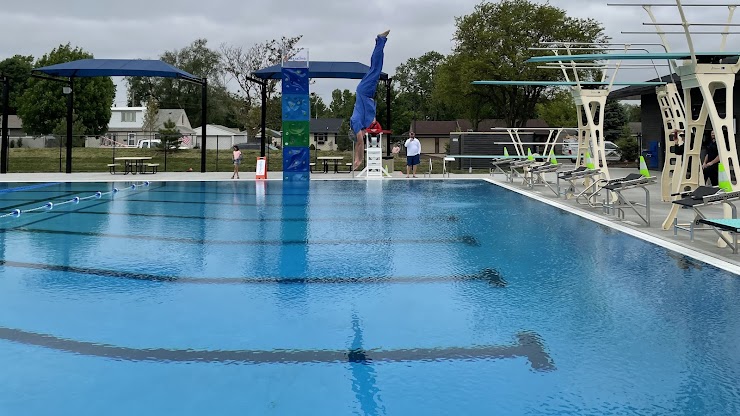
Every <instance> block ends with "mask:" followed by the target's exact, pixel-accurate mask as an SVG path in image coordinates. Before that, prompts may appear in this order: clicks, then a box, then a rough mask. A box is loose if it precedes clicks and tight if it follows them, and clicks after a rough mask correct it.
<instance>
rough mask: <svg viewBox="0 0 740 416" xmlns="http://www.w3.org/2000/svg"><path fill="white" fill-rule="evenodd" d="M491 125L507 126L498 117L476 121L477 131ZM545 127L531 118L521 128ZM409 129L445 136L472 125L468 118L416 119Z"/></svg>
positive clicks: (418, 133) (488, 130)
mask: <svg viewBox="0 0 740 416" xmlns="http://www.w3.org/2000/svg"><path fill="white" fill-rule="evenodd" d="M493 127H507V125H506V121H504V120H499V119H488V120H482V121H481V122H480V123H478V129H477V130H476V131H479V132H490V131H491V128H493ZM527 127H529V128H546V127H549V126H548V125H547V123H546V122H545V121H544V120H540V119H532V120H527V122H526V123H525V126H524V127H523V128H527ZM411 129H412V130H413V131H414V132H415V133H416V134H417V136H424V135H442V136H446V135H448V134H449V133H451V132H465V131H470V130H472V129H473V125H472V123H471V122H470V120H464V119H458V120H440V121H430V120H417V121H415V122H413V123H412V125H411Z"/></svg>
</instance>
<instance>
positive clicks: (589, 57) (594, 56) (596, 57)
mask: <svg viewBox="0 0 740 416" xmlns="http://www.w3.org/2000/svg"><path fill="white" fill-rule="evenodd" d="M733 56H740V52H696V57H697V58H701V57H716V58H730V57H733ZM606 59H616V60H623V61H636V60H644V59H655V60H660V59H691V53H690V52H667V53H666V52H658V53H587V54H583V55H546V56H535V57H532V58H529V59H527V61H526V62H564V61H565V62H568V61H603V60H606Z"/></svg>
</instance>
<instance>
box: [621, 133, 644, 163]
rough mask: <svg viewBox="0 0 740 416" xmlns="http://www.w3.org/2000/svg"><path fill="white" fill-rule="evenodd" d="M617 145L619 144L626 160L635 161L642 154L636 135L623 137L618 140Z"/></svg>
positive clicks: (623, 158)
mask: <svg viewBox="0 0 740 416" xmlns="http://www.w3.org/2000/svg"><path fill="white" fill-rule="evenodd" d="M616 145H617V146H619V150H620V151H621V152H622V160H624V161H627V162H634V161H635V160H637V158H638V157H639V156H640V147H639V146H638V144H637V139H635V138H634V137H623V138H621V139H619V140H617V143H616Z"/></svg>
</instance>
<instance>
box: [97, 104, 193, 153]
mask: <svg viewBox="0 0 740 416" xmlns="http://www.w3.org/2000/svg"><path fill="white" fill-rule="evenodd" d="M145 114H146V107H113V108H112V109H111V118H110V121H109V122H108V133H107V135H106V136H107V137H106V138H104V139H103V140H101V139H98V138H89V139H88V140H87V143H86V146H88V147H99V146H101V145H102V146H107V145H112V144H113V143H112V142H113V141H115V142H116V143H117V145H119V146H121V145H124V146H136V144H137V143H138V141H139V140H141V139H149V138H154V137H153V136H155V135H156V134H158V131H159V129H161V128H163V127H164V123H165V122H167V121H168V120H172V121H173V122H174V123H175V127H176V128H177V131H178V132H180V133H181V134H182V135H183V145H184V146H186V147H189V146H190V141H191V140H192V139H191V136H192V135H193V134H194V133H195V130H193V128H192V127H191V126H190V120H189V119H188V115H187V114H186V113H185V110H183V109H160V110H159V112H158V114H157V121H156V124H155V127H154V131H153V132H148V131H144V115H145Z"/></svg>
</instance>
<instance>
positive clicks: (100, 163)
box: [8, 147, 442, 174]
mask: <svg viewBox="0 0 740 416" xmlns="http://www.w3.org/2000/svg"><path fill="white" fill-rule="evenodd" d="M242 154H243V158H242V164H241V166H239V170H240V171H242V172H254V171H255V166H256V164H257V157H258V156H259V152H258V151H254V150H247V151H243V152H242ZM200 155H201V151H200V149H192V150H178V151H176V152H175V153H169V152H168V153H167V166H166V168H165V155H164V152H162V151H159V150H155V149H130V148H129V149H116V150H115V157H124V156H148V157H152V160H151V161H150V162H149V163H159V170H160V171H161V172H165V171H166V172H186V171H187V170H188V168H192V169H193V171H194V172H200ZM267 156H268V158H267V162H268V167H267V169H268V171H270V172H275V171H282V170H283V160H282V151H281V150H273V151H271V152H270V153H269V154H268V155H267ZM318 156H319V157H320V156H344V161H343V162H342V163H346V162H350V161H352V152H340V151H320V152H318ZM113 157H114V155H113V150H112V149H111V148H89V147H87V148H86V147H75V148H74V149H72V172H108V167H107V166H106V165H107V164H108V163H114V161H113ZM315 158H316V152H315V151H312V152H311V162H314V161H315ZM8 159H9V161H8V172H16V173H26V172H29V173H30V172H60V158H59V149H58V148H57V149H29V148H13V149H10V154H9V158H8ZM317 162H318V163H317V164H316V168H315V169H321V166H322V164H321V161H317ZM118 163H121V167H120V169H122V168H123V163H122V162H118ZM330 163H332V162H330ZM330 166H333V165H330ZM340 167H341V169H342V170H344V169H346V167H345V166H343V165H340ZM433 167H434V173H442V161H441V160H440V161H435V163H434V164H433ZM65 169H66V158H65V149H62V156H61V172H64V171H65ZM233 169H234V165H233V164H232V161H231V151H230V150H219V151H218V152H216V151H215V150H209V151H207V153H206V171H207V172H231V171H233ZM394 169H395V170H396V171H400V170H403V171H404V172H405V171H406V158H404V157H400V156H397V157H396V158H395V164H394ZM428 170H429V158H426V157H423V158H422V162H421V165H420V166H419V167H418V168H417V173H418V174H421V173H423V172H427V171H428Z"/></svg>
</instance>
